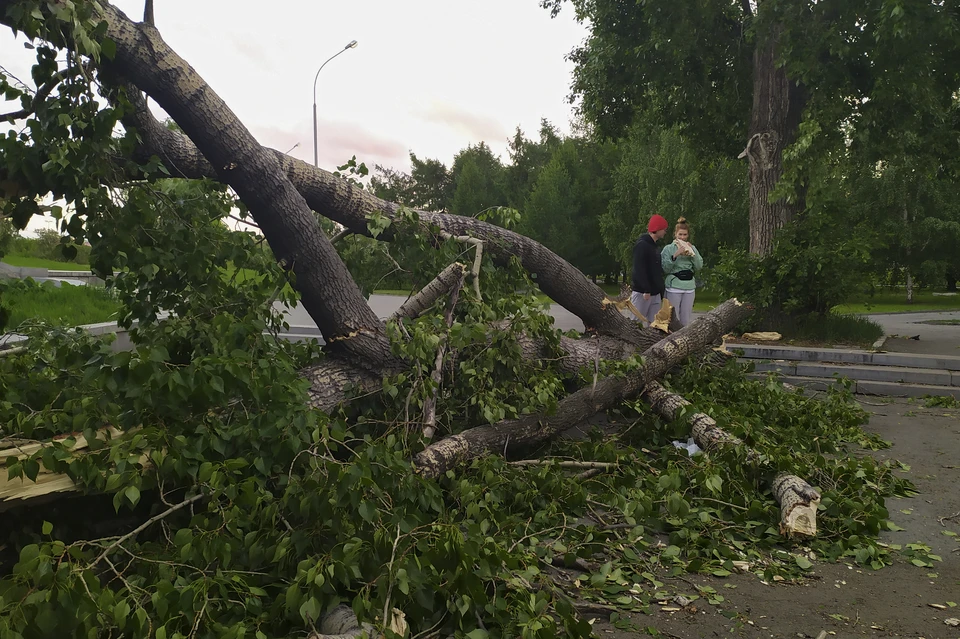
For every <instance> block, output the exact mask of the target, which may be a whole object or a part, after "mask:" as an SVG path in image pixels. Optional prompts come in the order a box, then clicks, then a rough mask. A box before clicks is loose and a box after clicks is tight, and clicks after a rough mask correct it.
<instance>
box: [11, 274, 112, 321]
mask: <svg viewBox="0 0 960 639" xmlns="http://www.w3.org/2000/svg"><path fill="white" fill-rule="evenodd" d="M3 298H4V299H3V302H4V306H6V307H7V308H9V309H10V318H9V321H8V322H7V326H6V330H8V331H13V330H16V328H17V326H19V325H20V324H21V323H23V322H26V321H36V320H44V321H46V322H49V323H51V324H55V325H57V326H81V325H83V324H96V323H99V322H108V321H110V320H111V319H113V317H114V316H115V315H116V312H117V310H118V309H119V308H120V304H119V303H118V302H117V301H116V300H115V299H113V298H112V297H111V296H110V293H109V292H107V291H106V290H105V289H103V288H101V287H98V286H70V285H69V284H64V285H63V286H60V287H56V286H53V285H52V284H39V285H34V286H28V287H18V288H16V289H12V290H7V291H5V292H4V294H3Z"/></svg>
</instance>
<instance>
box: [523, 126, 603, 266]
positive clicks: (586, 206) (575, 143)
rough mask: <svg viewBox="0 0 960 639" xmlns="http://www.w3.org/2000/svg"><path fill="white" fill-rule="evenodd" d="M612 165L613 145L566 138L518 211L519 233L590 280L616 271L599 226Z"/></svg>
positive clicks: (540, 173)
mask: <svg viewBox="0 0 960 639" xmlns="http://www.w3.org/2000/svg"><path fill="white" fill-rule="evenodd" d="M615 165H616V151H615V149H614V147H613V145H612V144H609V143H607V144H596V143H591V142H588V141H585V140H580V139H576V138H567V139H565V140H563V141H562V142H560V143H558V145H557V146H556V149H555V151H554V153H553V155H552V157H551V158H550V161H549V162H548V163H547V164H546V166H545V167H543V169H542V170H541V171H539V172H538V173H539V177H538V178H537V180H536V182H535V183H534V184H533V188H532V190H531V192H530V195H529V197H528V198H527V201H526V204H525V206H524V207H523V217H522V218H521V219H522V221H521V227H520V228H521V229H522V230H523V232H524V233H525V234H527V235H529V236H530V237H532V238H535V239H537V241H539V242H541V243H543V244H544V245H545V246H547V247H549V248H550V249H551V250H553V251H555V252H556V253H557V254H558V255H561V256H563V257H564V259H566V260H567V261H568V262H570V263H571V264H573V265H574V266H576V267H577V268H579V269H580V270H581V271H583V272H584V273H585V274H587V275H590V276H593V277H594V278H596V277H597V276H603V275H609V274H611V273H615V272H617V271H618V270H619V269H618V268H617V263H616V260H614V259H613V258H612V257H611V255H610V252H609V251H608V250H607V248H606V247H605V246H604V245H603V240H602V238H601V236H600V224H599V222H600V215H601V214H602V213H603V212H604V211H605V210H606V209H607V205H608V202H609V199H610V186H611V179H610V175H611V170H612V168H613V166H615Z"/></svg>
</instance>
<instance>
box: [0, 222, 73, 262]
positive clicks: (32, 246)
mask: <svg viewBox="0 0 960 639" xmlns="http://www.w3.org/2000/svg"><path fill="white" fill-rule="evenodd" d="M8 250H9V255H16V256H19V257H33V258H38V259H42V260H51V261H54V262H68V263H72V264H90V246H88V245H84V244H74V243H73V242H72V241H71V238H70V236H69V235H62V234H61V233H59V232H58V231H55V230H53V229H38V230H37V232H36V237H35V238H30V237H24V236H22V235H17V236H15V237H13V238H11V240H10V244H9V249H8ZM52 268H53V267H52Z"/></svg>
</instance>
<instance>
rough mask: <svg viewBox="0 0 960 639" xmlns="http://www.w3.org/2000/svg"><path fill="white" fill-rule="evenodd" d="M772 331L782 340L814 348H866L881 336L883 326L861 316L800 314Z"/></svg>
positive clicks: (787, 318) (782, 322) (781, 323)
mask: <svg viewBox="0 0 960 639" xmlns="http://www.w3.org/2000/svg"><path fill="white" fill-rule="evenodd" d="M776 330H777V331H778V332H779V333H780V334H781V335H783V338H784V340H785V341H789V342H792V343H795V344H808V345H818V346H831V345H839V344H844V345H852V346H859V347H861V348H869V347H870V346H872V345H873V343H874V342H876V341H877V340H878V339H880V338H881V337H883V327H882V326H880V325H879V324H877V323H876V322H874V321H873V320H871V319H869V318H866V317H863V316H861V315H838V314H835V313H834V314H830V315H816V314H814V315H804V316H800V317H786V318H783V319H781V320H780V322H778V324H777V327H776Z"/></svg>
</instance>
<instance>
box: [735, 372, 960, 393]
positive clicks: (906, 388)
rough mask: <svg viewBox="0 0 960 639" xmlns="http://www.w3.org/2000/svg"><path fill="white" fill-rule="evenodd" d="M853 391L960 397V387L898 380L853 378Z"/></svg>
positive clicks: (812, 384) (802, 382)
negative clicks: (885, 380)
mask: <svg viewBox="0 0 960 639" xmlns="http://www.w3.org/2000/svg"><path fill="white" fill-rule="evenodd" d="M766 376H767V374H766V373H749V374H748V377H753V378H756V379H764V378H765V377H766ZM778 379H779V380H780V381H781V382H783V383H785V384H793V385H794V386H802V387H804V388H808V389H810V390H819V391H824V390H827V389H828V388H830V387H832V386H839V385H840V380H838V379H835V378H834V379H831V378H827V377H802V376H797V375H778ZM852 383H853V388H852V390H853V392H854V393H856V394H858V395H883V396H887V397H928V396H944V397H953V398H955V399H960V387H957V386H939V385H933V384H901V383H897V382H882V381H874V380H863V379H861V380H852Z"/></svg>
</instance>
